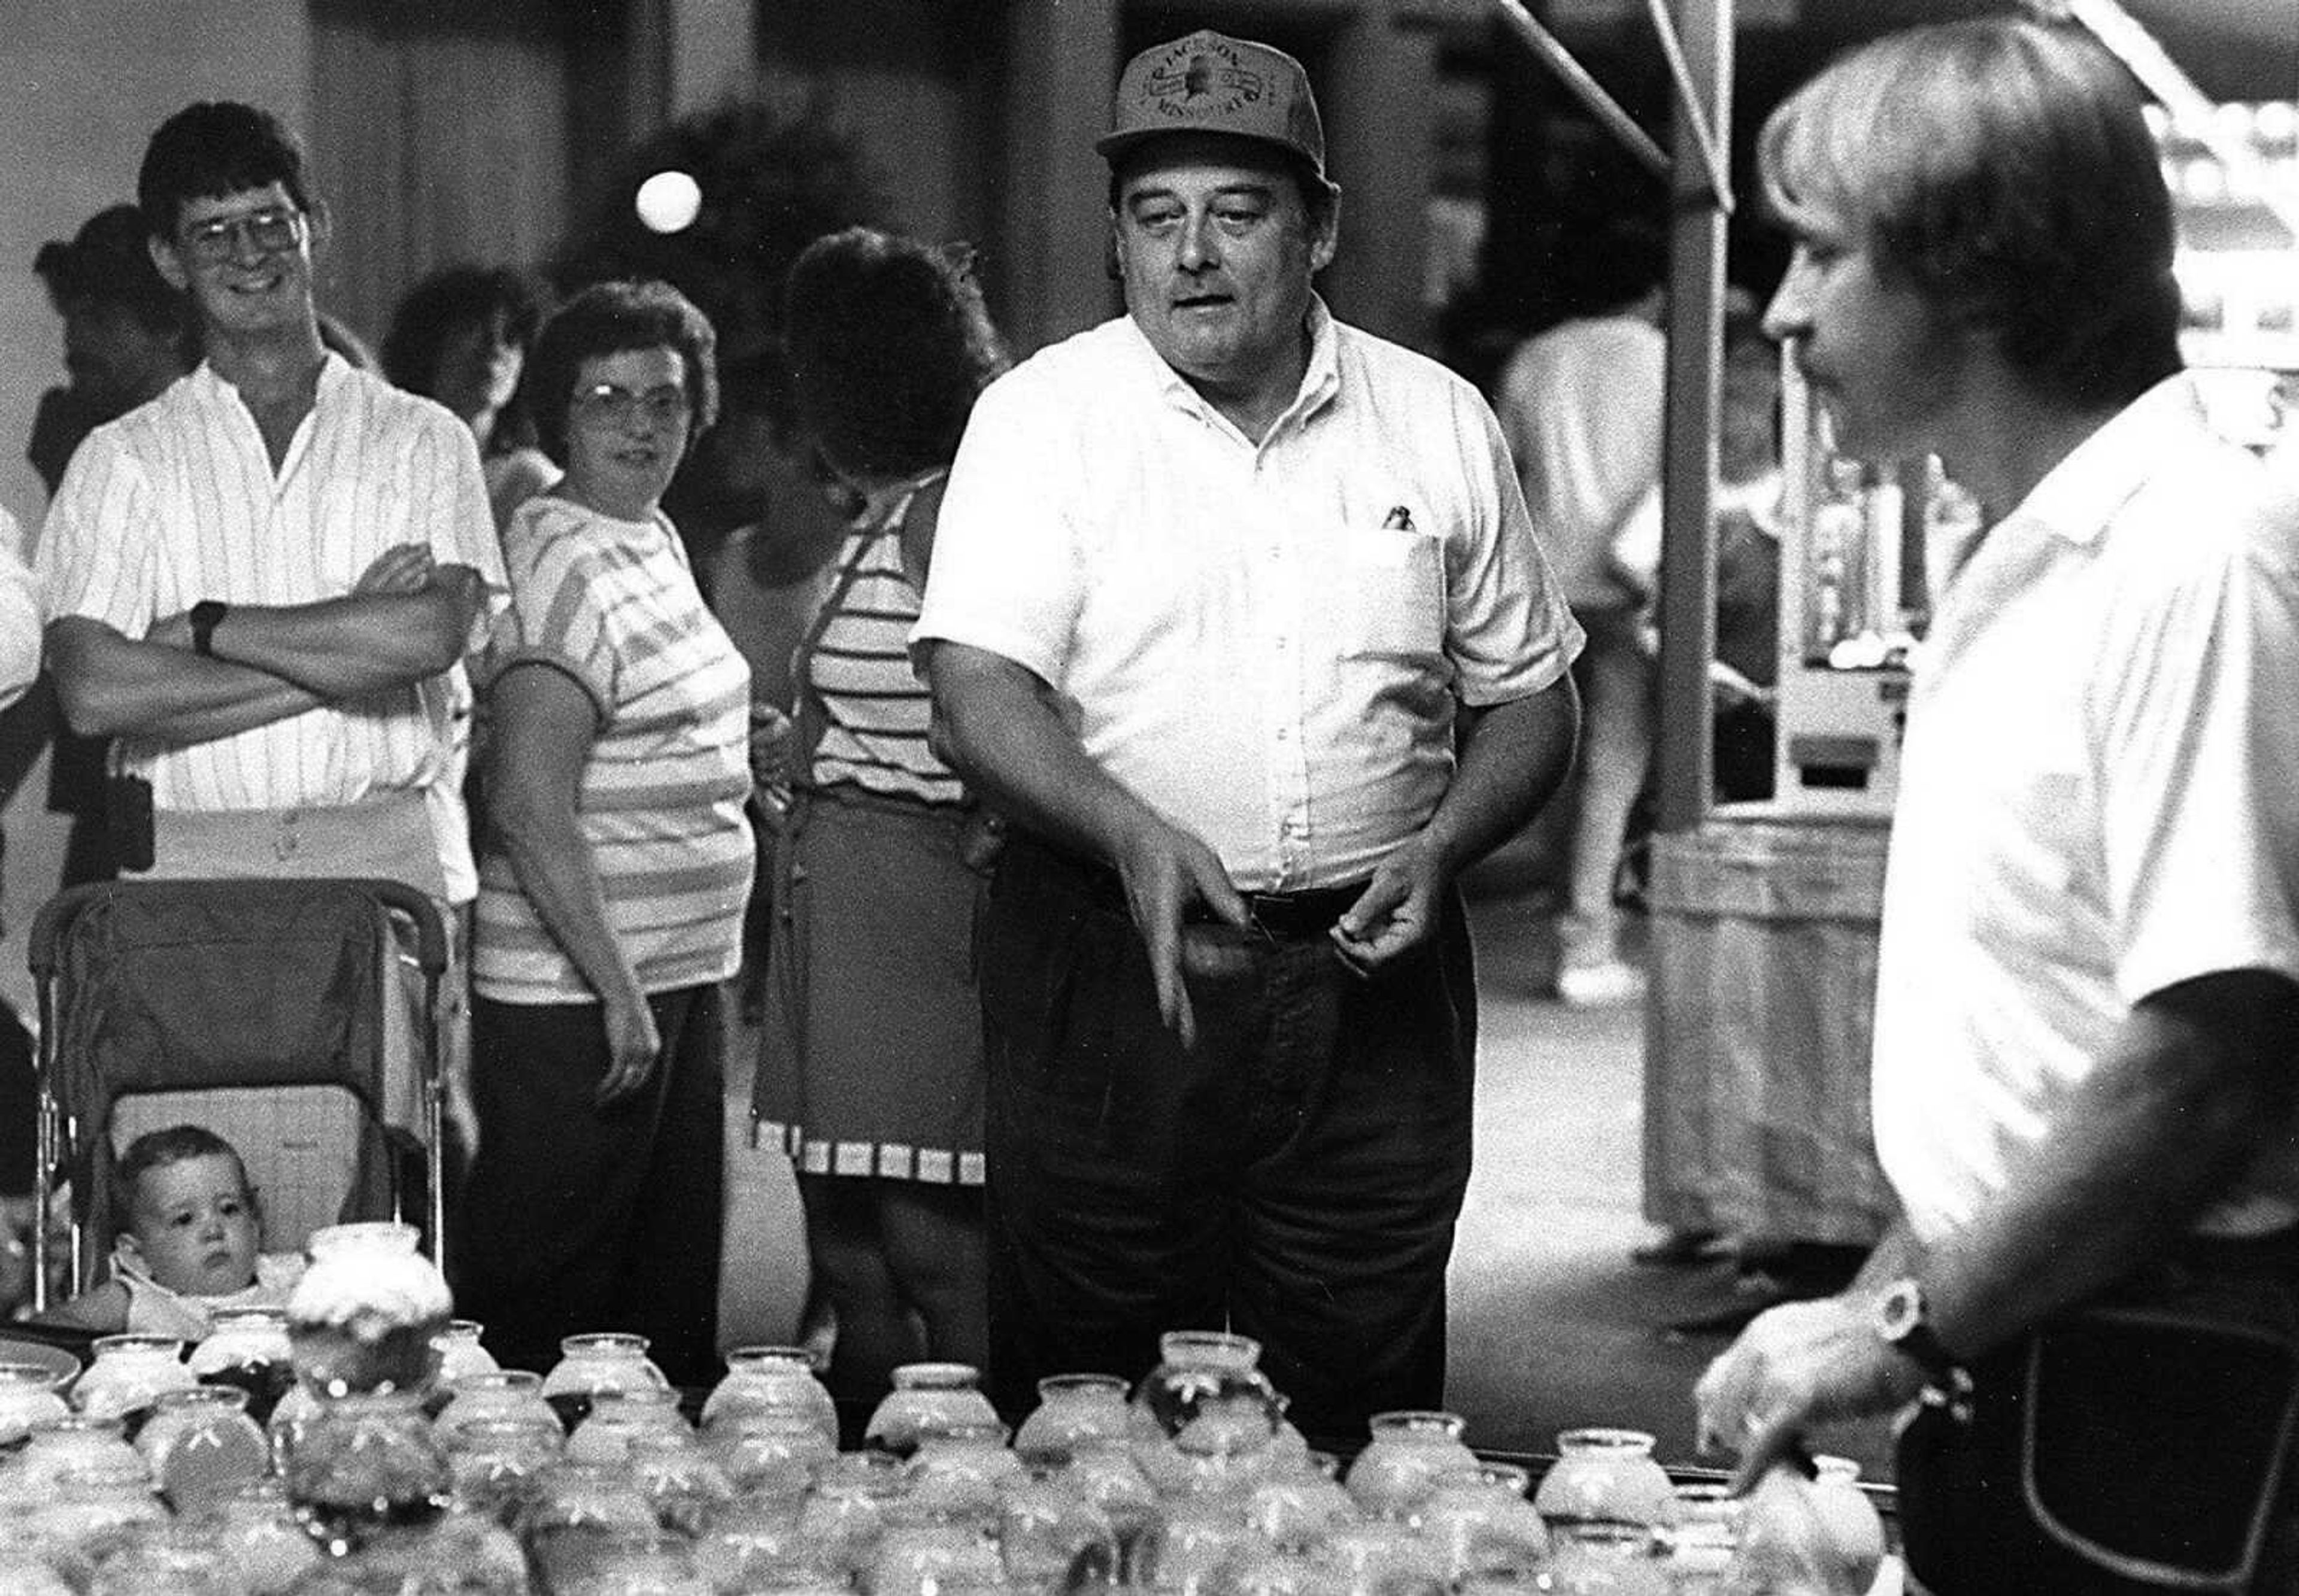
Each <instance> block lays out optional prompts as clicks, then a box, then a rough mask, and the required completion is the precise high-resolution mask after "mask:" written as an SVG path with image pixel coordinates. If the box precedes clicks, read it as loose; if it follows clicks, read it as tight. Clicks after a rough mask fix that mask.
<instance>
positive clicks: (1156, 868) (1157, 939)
mask: <svg viewBox="0 0 2299 1596" xmlns="http://www.w3.org/2000/svg"><path fill="white" fill-rule="evenodd" d="M1116 865H1117V874H1118V877H1119V879H1121V880H1122V881H1123V882H1124V883H1125V902H1126V906H1127V907H1128V909H1130V910H1132V912H1133V923H1134V925H1135V926H1136V927H1139V928H1140V930H1141V940H1142V941H1143V942H1144V943H1147V944H1148V945H1149V949H1150V976H1151V977H1152V978H1153V979H1154V980H1155V981H1156V982H1157V985H1158V1017H1159V1018H1162V1019H1164V1020H1165V1022H1166V1026H1167V1027H1169V1028H1170V1029H1172V1030H1173V1031H1174V1033H1175V1034H1176V1035H1179V1036H1180V1037H1181V1039H1182V1045H1183V1047H1195V1046H1196V1045H1197V1042H1198V1025H1197V1018H1196V1016H1195V1015H1193V1014H1192V1013H1191V1010H1190V991H1189V985H1188V984H1187V982H1186V980H1185V979H1184V977H1185V976H1186V975H1187V974H1188V973H1189V967H1190V962H1191V954H1190V952H1189V945H1188V944H1189V938H1188V936H1187V935H1186V933H1185V931H1184V929H1183V922H1184V920H1185V919H1186V918H1187V916H1188V913H1189V910H1190V906H1191V904H1193V903H1203V904H1205V905H1206V906H1207V907H1208V908H1209V909H1211V910H1213V911H1214V913H1215V914H1216V916H1218V917H1219V918H1220V919H1222V920H1223V921H1224V923H1225V924H1227V925H1230V926H1232V927H1236V928H1237V929H1238V930H1240V931H1244V930H1247V929H1249V927H1251V925H1252V919H1251V917H1250V916H1249V915H1248V914H1247V913H1246V910H1245V900H1244V899H1242V898H1241V897H1239V896H1238V894H1237V888H1236V887H1234V886H1232V885H1231V884H1230V878H1229V872H1228V871H1226V870H1224V869H1222V862H1221V860H1220V859H1219V858H1218V857H1216V855H1215V853H1214V851H1213V850H1212V849H1211V848H1209V847H1208V846H1207V845H1206V844H1204V843H1203V842H1202V841H1200V840H1199V838H1197V837H1195V836H1192V835H1190V834H1189V833H1188V832H1186V831H1183V830H1182V829H1181V828H1180V827H1176V826H1172V825H1169V824H1167V823H1166V821H1163V820H1159V819H1155V818H1154V817H1153V818H1151V819H1147V820H1145V821H1144V822H1143V824H1142V825H1141V826H1140V827H1137V828H1136V829H1135V830H1134V831H1133V834H1132V835H1129V836H1128V837H1127V838H1126V840H1125V846H1124V847H1122V848H1121V849H1119V850H1118V851H1117V853H1116ZM1200 973H1206V972H1200Z"/></svg>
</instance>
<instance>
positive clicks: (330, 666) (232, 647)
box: [212, 565, 485, 700]
mask: <svg viewBox="0 0 2299 1596" xmlns="http://www.w3.org/2000/svg"><path fill="white" fill-rule="evenodd" d="M484 594H485V585H484V584H483V583H482V582H481V580H480V578H479V576H478V573H477V572H476V571H474V570H472V569H470V568H469V566H463V565H449V566H441V567H440V568H439V569H438V570H437V571H436V572H435V573H434V574H433V576H432V578H431V580H430V582H429V583H428V584H427V586H424V587H423V588H422V589H421V590H420V591H418V592H414V593H353V594H345V595H344V596H343V597H341V598H332V599H322V600H320V601H319V602H318V603H310V604H286V605H262V604H247V605H241V604H235V605H233V606H232V607H231V609H230V611H228V613H227V614H226V616H225V618H224V619H223V621H222V623H221V624H220V625H219V626H218V627H217V628H216V629H215V633H214V635H213V637H212V646H213V648H214V649H215V652H216V653H217V654H218V656H219V657H220V658H223V659H226V660H229V661H233V662H235V663H238V664H244V665H252V666H254V667H256V668H257V669H261V670H264V671H268V672H269V673H270V674H271V675H273V676H276V677H280V678H282V679H284V680H286V681H289V682H293V683H295V685H296V686H300V687H303V689H305V690H306V691H308V692H311V693H313V694H318V695H319V696H320V697H321V698H323V699H328V700H334V699H343V698H359V697H363V696H365V695H366V694H370V693H379V692H383V691H386V690H387V689H390V688H394V687H403V686H408V685H409V684H411V683H413V682H419V681H422V680H424V679H425V678H426V677H434V676H436V675H438V674H439V673H440V672H441V671H443V670H445V669H448V668H449V667H450V666H452V665H453V664H454V663H455V662H456V661H458V660H460V659H461V658H462V655H463V650H464V648H465V645H466V644H468V642H469V636H470V629H471V624H472V621H473V620H474V619H476V617H477V613H478V606H479V603H480V602H481V599H482V598H483V596H484Z"/></svg>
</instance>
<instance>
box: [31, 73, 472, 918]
mask: <svg viewBox="0 0 2299 1596" xmlns="http://www.w3.org/2000/svg"><path fill="white" fill-rule="evenodd" d="M137 201H138V205H139V208H140V209H141V211H142V212H143V219H144V224H145V229H146V230H147V232H148V234H149V236H150V237H149V249H150V254H151V258H152V262H153V263H154V265H155V266H156V267H158V269H159V270H160V274H161V275H162V277H163V278H166V279H167V281H168V282H169V283H170V285H171V286H173V287H175V288H177V289H178V290H179V291H180V292H182V293H183V294H184V295H186V296H187V301H188V303H189V304H190V307H191V312H192V315H193V318H194V320H195V325H196V327H197V329H198V332H199V335H200V339H201V344H202V347H203V352H204V354H205V359H204V360H203V362H201V364H200V365H199V366H198V367H197V369H195V370H193V371H192V372H191V373H190V374H189V375H187V376H186V377H184V378H182V379H180V380H178V381H177V382H176V383H174V384H172V385H171V386H170V387H168V388H167V389H166V391H164V392H163V393H162V394H161V395H160V396H159V397H158V398H156V399H154V400H153V401H151V402H150V403H146V404H144V405H142V406H140V407H138V408H137V409H136V410H133V411H129V413H128V414H127V415H125V416H123V417H121V418H120V420H116V421H113V422H112V423H110V424H109V425H106V426H104V427H101V428H97V429H96V430H95V432H94V433H92V434H91V435H90V436H89V437H88V439H87V442H86V443H85V444H83V445H81V446H80V448H79V452H78V453H76V454H75V455H74V457H73V459H72V462H71V468H70V469H69V470H67V472H66V473H65V476H64V480H63V482H62V486H60V487H59V489H58V490H57V494H56V497H55V500H54V503H53V504H52V505H51V507H50V509H49V512H48V519H47V523H46V530H45V533H44V535H43V536H42V537H41V539H40V544H39V552H38V562H39V574H40V576H41V578H42V581H43V583H44V585H45V586H46V600H47V603H46V611H47V616H48V626H47V630H46V642H47V648H48V653H49V660H50V663H51V666H52V669H54V674H55V677H56V684H57V691H58V696H59V698H60V700H61V702H62V706H63V711H64V714H65V717H66V719H68V720H69V722H70V723H71V726H72V727H73V729H74V730H76V731H80V732H83V733H95V734H108V735H112V736H116V737H117V738H118V742H117V744H115V752H114V754H113V758H112V781H111V791H112V794H113V797H114V799H115V801H116V808H115V814H114V842H115V844H116V846H117V847H118V848H119V850H120V853H121V858H122V863H123V866H125V867H126V868H127V869H130V870H131V871H133V870H137V869H142V870H144V871H147V872H149V873H150V874H152V875H154V876H170V877H185V876H210V877H213V876H227V877H229V876H248V877H263V876H271V877H277V876H320V875H326V876H379V877H389V878H392V879H395V880H399V881H403V882H405V883H408V884H409V885H414V886H417V887H419V888H421V889H422V890H423V891H425V892H427V893H428V894H431V895H432V896H433V897H434V898H436V899H437V900H439V901H441V902H444V903H449V904H462V903H468V902H469V901H470V899H471V898H472V896H473V894H475V892H476V891H477V877H476V873H475V871H474V869H473V868H472V862H471V852H470V844H469V834H468V826H467V823H466V819H465V816H464V811H463V803H462V799H461V777H462V767H463V763H464V755H465V744H466V740H467V736H468V731H469V705H470V689H469V683H468V681H467V680H466V678H465V676H464V672H463V667H462V664H461V661H462V657H463V654H464V652H465V649H466V644H467V640H468V639H469V638H470V637H471V636H473V633H474V628H475V626H476V623H477V622H478V621H479V620H480V619H481V616H482V611H483V610H484V609H485V608H486V604H487V595H488V593H489V591H490V587H491V586H494V587H500V586H501V583H502V555H501V553H500V551H499V550H498V549H497V547H496V544H495V540H494V520H493V517H492V516H491V515H490V513H489V511H488V508H487V495H486V484H485V482H484V481H483V479H482V478H481V476H480V471H479V461H478V454H477V447H476V445H474V444H473V442H472V440H471V436H470V433H469V429H468V428H464V427H463V426H462V425H461V423H460V422H459V421H457V420H455V418H454V417H453V416H452V414H450V413H449V412H448V411H446V410H445V409H444V407H442V406H440V405H438V404H436V403H432V402H430V401H428V400H426V399H420V398H418V397H416V396H414V395H410V394H406V393H403V392H402V391H400V390H399V389H397V388H394V387H391V386H390V385H389V384H387V383H386V382H385V381H383V380H382V379H381V378H378V377H374V376H371V375H369V374H368V373H366V372H363V371H359V370H354V369H353V367H352V366H351V365H349V364H348V363H346V362H344V360H343V358H342V357H341V356H339V355H337V354H335V353H330V352H329V351H328V349H327V348H326V347H325V346H324V345H323V344H322V342H321V339H320V325H319V319H318V316H317V313H316V311H315V309H314V306H313V303H312V259H313V252H314V250H315V249H316V248H317V247H319V246H320V245H321V244H322V243H323V242H324V240H325V237H326V232H327V229H326V217H325V212H323V211H322V210H321V209H320V208H319V206H318V205H317V204H316V203H315V200H314V197H313V195H312V193H311V187H310V183H309V180H308V179H307V177H306V175H305V170H304V162H303V153H302V151H301V149H300V148H299V147H298V146H297V145H296V143H295V139H294V138H293V137H292V136H290V135H289V134H288V132H287V131H286V129H285V128H283V127H282V126H281V125H280V124H279V122H278V121H277V120H276V119H275V118H273V117H272V116H270V114H269V113H267V112H262V111H260V110H257V109H255V108H253V107H252V106H248V105H243V104H230V103H203V104H195V105H191V106H189V107H187V108H186V109H185V110H183V111H181V112H178V113H177V114H176V115H175V116H173V117H171V118H170V119H169V120H168V121H166V122H164V123H163V124H162V126H161V127H160V129H158V131H157V132H155V133H154V135H153V137H152V140H151V143H150V145H149V146H148V147H147V149H146V151H145V158H144V164H143V169H142V172H141V174H140V177H139V179H138V182H137Z"/></svg>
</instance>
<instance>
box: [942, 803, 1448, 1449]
mask: <svg viewBox="0 0 2299 1596" xmlns="http://www.w3.org/2000/svg"><path fill="white" fill-rule="evenodd" d="M1334 912H1338V906H1336V907H1335V908H1334V909H1332V910H1320V911H1319V913H1320V914H1321V916H1322V918H1323V919H1324V920H1326V921H1328V922H1329V921H1330V919H1331V918H1332V913H1334ZM1246 948H1247V952H1248V960H1249V968H1248V969H1247V971H1246V972H1245V973H1244V974H1242V975H1241V976H1238V977H1225V978H1223V979H1220V980H1205V979H1197V980H1192V982H1191V1002H1192V1003H1193V1005H1194V1007H1195V1010H1196V1017H1197V1025H1198V1032H1199V1036H1198V1045H1197V1048H1196V1050H1195V1051H1194V1052H1184V1051H1183V1048H1182V1046H1181V1044H1180V1043H1179V1042H1178V1041H1177V1040H1176V1039H1175V1037H1174V1035H1172V1034H1171V1033H1170V1032H1169V1031H1168V1030H1167V1029H1166V1027H1165V1026H1164V1025H1163V1024H1162V1023H1161V1021H1160V1020H1159V1018H1158V1003H1157V996H1156V993H1155V990H1154V988H1153V986H1152V985H1151V981H1150V968H1149V962H1148V954H1147V952H1146V950H1145V949H1144V947H1143V944H1142V943H1141V937H1140V935H1139V934H1138V933H1137V932H1136V931H1135V929H1134V927H1133V922H1132V920H1131V919H1129V918H1128V916H1127V915H1126V913H1125V910H1124V908H1123V907H1122V906H1121V904H1120V902H1119V900H1118V898H1117V896H1116V884H1115V877H1109V876H1108V875H1107V873H1105V872H1102V871H1100V870H1098V869H1094V868H1092V867H1088V866H1083V865H1081V864H1079V863H1078V862H1076V861H1075V860H1070V859H1068V858H1067V857H1066V856H1063V855H1059V854H1057V853H1054V852H1051V851H1050V850H1048V849H1046V848H1044V847H1042V846H1041V845H1039V844H1035V843H1033V842H1032V841H1030V840H1028V839H1017V840H1015V841H1014V842H1013V843H1012V844H1009V846H1008V849H1007V852H1006V853H1005V855H1004V857H1003V859H1002V860H1000V868H999V873H998V876H997V879H996V881H995V883H994V885H992V890H991V894H990V902H989V905H988V908H987V910H986V912H985V916H984V925H983V930H982V936H981V939H980V944H979V952H980V959H981V982H982V993H983V1010H984V1017H985V1020H986V1025H985V1030H984V1035H985V1038H986V1041H987V1044H988V1054H989V1065H990V1101H989V1113H988V1126H987V1129H988V1152H989V1160H988V1161H989V1188H988V1198H989V1212H990V1225H991V1270H990V1315H991V1349H992V1351H991V1384H992V1392H993V1395H994V1396H995V1397H996V1399H997V1400H998V1401H999V1404H1000V1407H1001V1408H1002V1409H1006V1410H1007V1411H1008V1412H1009V1413H1020V1412H1025V1411H1026V1410H1027V1409H1029V1407H1030V1406H1031V1405H1032V1404H1033V1401H1034V1400H1035V1397H1034V1391H1033V1387H1034V1384H1035V1383H1036V1382H1037V1380H1039V1379H1040V1378H1041V1377H1042V1376H1046V1375H1050V1374H1059V1373H1065V1372H1072V1371H1088V1370H1100V1371H1105V1372H1108V1373H1112V1374H1116V1375H1120V1376H1124V1377H1125V1378H1127V1379H1134V1378H1138V1377H1139V1376H1141V1375H1142V1374H1144V1373H1145V1372H1147V1371H1148V1370H1149V1369H1150V1367H1152V1366H1153V1365H1154V1364H1155V1363H1156V1362H1157V1361H1158V1335H1159V1334H1160V1333H1161V1332H1164V1331H1166V1330H1174V1329H1184V1328H1224V1327H1225V1328H1230V1329H1233V1330H1236V1331H1238V1332H1241V1333H1242V1334H1247V1335H1250V1336H1252V1337H1254V1338H1255V1339H1257V1340H1258V1341H1259V1342H1261V1343H1262V1347H1263V1358H1262V1367H1263V1368H1264V1370H1265V1371H1266V1373H1267V1374H1268V1376H1269V1377H1270V1378H1271V1380H1272V1381H1273V1382H1274V1384H1276V1386H1277V1387H1278V1389H1279V1390H1281V1391H1282V1392H1286V1393H1287V1394H1289V1395H1290V1396H1291V1398H1292V1400H1293V1405H1292V1408H1291V1417H1292V1419H1293V1421H1294V1423H1295V1424H1297V1425H1298V1426H1299V1427H1300V1428H1301V1429H1302V1430H1303V1431H1304V1432H1305V1433H1306V1434H1309V1435H1311V1436H1312V1437H1332V1438H1335V1439H1357V1440H1361V1439H1362V1438H1363V1436H1364V1434H1365V1419H1366V1417H1368V1416H1369V1415H1371V1414H1374V1413H1376V1412H1381V1411H1383V1410H1385V1409H1397V1408H1431V1407H1436V1406H1439V1405H1440V1404H1441V1402H1442V1401H1443V1396H1444V1378H1445V1264H1446V1259H1447V1257H1448V1254H1449V1253H1450V1251H1451V1250H1452V1244H1453V1226H1454V1220H1455V1218H1456V1216H1457V1214H1458V1213H1459V1211H1460V1205H1461V1194H1462V1191H1463V1188H1464V1187H1465V1185H1466V1184H1467V1180H1468V1173H1469V1133H1470V1099H1471V1091H1472V1081H1473V1065H1474V1057H1475V1046H1476V1035H1475V1027H1476V1002H1475V980H1474V975H1473V969H1472V965H1471V957H1470V947H1469V940H1468V932H1467V927H1466V925H1465V921H1464V919H1463V917H1462V913H1461V909H1460V904H1459V902H1458V901H1457V899H1455V900H1452V901H1450V902H1448V904H1447V907H1446V910H1445V913H1444V918H1443V924H1442V929H1441V932H1440V935H1439V936H1438V937H1437V938H1436V939H1435V940H1434V941H1433V942H1432V943H1431V944H1430V945H1428V946H1426V947H1424V948H1423V949H1420V950H1418V951H1416V952H1414V953H1412V954H1409V955H1407V957H1406V958H1405V959H1404V960H1400V961H1399V962H1398V964H1396V965H1394V966H1393V967H1391V968H1390V969H1388V970H1386V971H1384V972H1383V973H1382V975H1381V976H1380V977H1378V978H1376V979H1374V980H1372V981H1365V980H1362V979H1360V978H1359V977H1357V976H1355V975H1352V974H1350V973H1349V971H1348V970H1347V969H1346V968H1344V967H1343V966H1342V964H1341V963H1340V960H1339V959H1338V958H1337V957H1336V956H1335V954H1334V952H1333V951H1332V947H1331V945H1330V943H1328V941H1327V939H1326V937H1325V935H1324V930H1323V928H1322V926H1320V925H1318V924H1316V923H1315V920H1311V921H1308V922H1306V923H1295V924H1291V925H1286V926H1283V927H1280V928H1279V934H1278V935H1276V936H1274V938H1249V939H1248V940H1247V942H1246Z"/></svg>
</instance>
